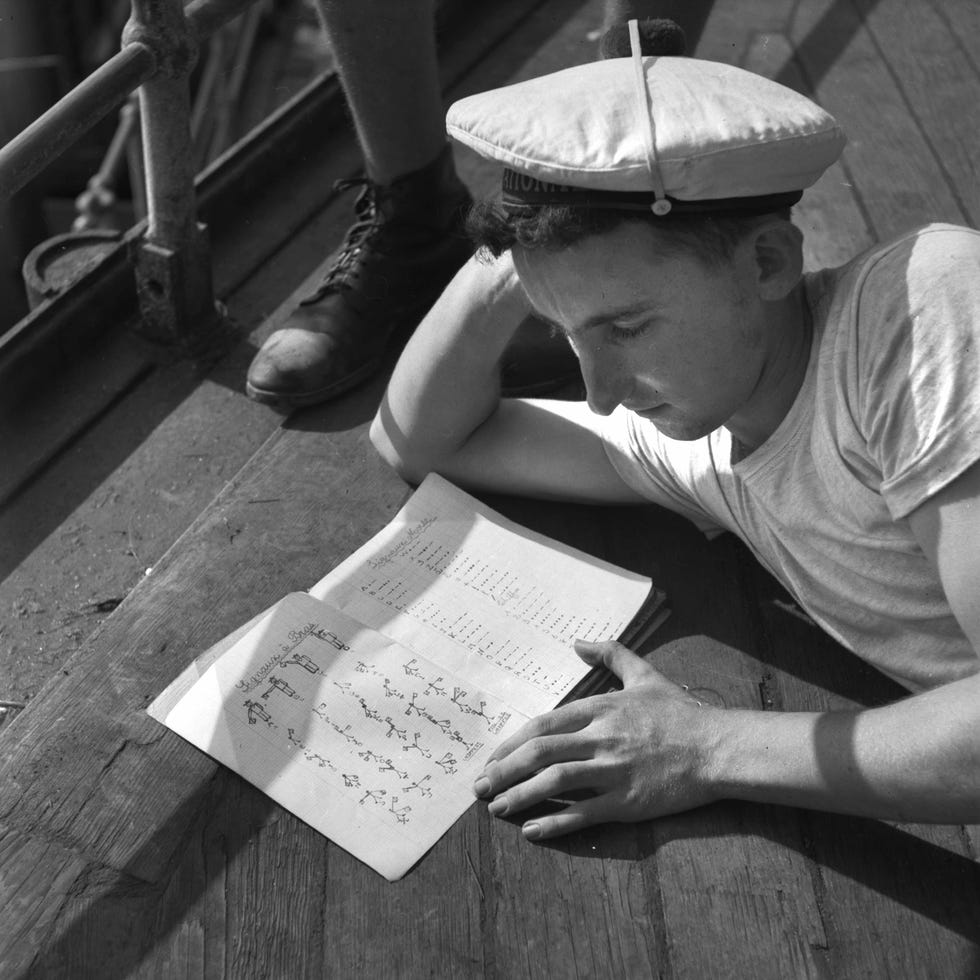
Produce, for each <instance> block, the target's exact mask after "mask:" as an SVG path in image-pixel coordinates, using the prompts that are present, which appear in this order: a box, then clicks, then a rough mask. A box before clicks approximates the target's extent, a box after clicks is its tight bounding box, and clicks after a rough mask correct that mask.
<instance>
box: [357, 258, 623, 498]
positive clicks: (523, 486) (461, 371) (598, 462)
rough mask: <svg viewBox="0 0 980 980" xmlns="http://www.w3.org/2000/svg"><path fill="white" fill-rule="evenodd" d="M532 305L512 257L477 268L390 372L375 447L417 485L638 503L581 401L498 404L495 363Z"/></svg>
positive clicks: (466, 271)
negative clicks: (440, 480)
mask: <svg viewBox="0 0 980 980" xmlns="http://www.w3.org/2000/svg"><path fill="white" fill-rule="evenodd" d="M529 312H530V306H529V304H528V301H527V298H526V297H525V295H524V290H523V288H522V287H521V284H520V282H519V280H518V278H517V273H516V272H515V271H514V266H513V263H512V262H511V260H510V256H509V255H505V256H503V257H502V258H500V259H498V260H497V261H496V262H494V263H492V264H489V265H488V264H486V263H484V262H482V261H480V260H478V259H476V258H473V259H471V260H470V261H469V262H468V263H467V264H466V265H465V266H463V268H462V269H461V270H460V271H459V273H458V274H457V275H456V277H455V278H454V279H453V281H452V282H451V283H450V284H449V286H448V287H447V288H446V291H445V292H444V293H443V294H442V296H441V297H440V298H439V300H438V301H437V302H436V304H435V306H433V308H432V309H431V310H430V312H429V313H428V314H427V315H426V317H425V319H424V320H423V321H422V323H421V324H419V326H418V328H417V329H416V331H415V333H414V334H413V336H412V338H411V340H409V342H408V344H407V345H406V347H405V350H404V352H403V353H402V356H401V358H400V359H399V361H398V364H397V365H396V367H395V370H394V372H393V373H392V377H391V381H390V383H389V385H388V390H387V392H386V394H385V397H384V399H383V400H382V402H381V406H380V408H379V409H378V413H377V415H376V416H375V419H374V422H373V424H372V426H371V441H372V442H373V443H374V446H375V448H376V449H377V450H378V452H380V453H381V455H382V456H383V457H384V458H385V459H386V460H387V461H388V463H390V464H391V465H392V466H393V467H394V468H395V469H396V470H397V471H398V473H399V474H400V475H401V476H402V477H403V478H404V479H406V480H408V481H409V482H411V483H419V482H421V480H422V479H423V477H425V475H426V474H427V473H429V472H433V471H434V472H437V473H439V474H441V475H442V476H444V477H446V478H447V479H449V480H452V481H453V482H455V483H459V484H461V485H462V486H464V487H467V488H469V489H474V490H487V491H491V492H493V491H497V492H505V493H514V494H523V495H525V496H535V497H550V498H560V499H565V500H579V501H588V502H605V503H640V502H642V498H641V497H640V496H639V495H638V494H636V493H635V492H634V491H633V490H631V489H630V488H629V487H627V485H626V484H625V483H624V482H623V481H622V479H621V478H620V477H619V475H618V473H617V472H616V470H615V468H614V467H613V466H612V464H611V463H610V462H609V460H608V459H607V457H606V454H605V450H604V449H603V445H602V440H601V438H600V436H599V432H598V418H597V417H596V416H594V415H593V414H592V412H590V411H589V409H588V406H587V405H585V403H584V402H566V401H543V400H532V399H527V400H525V399H510V398H507V399H501V397H500V383H499V363H500V360H501V357H502V355H503V353H504V351H505V350H506V348H507V344H508V343H509V341H510V340H511V338H512V337H513V336H514V333H515V332H516V330H517V328H518V326H519V325H520V324H521V322H522V321H523V320H524V319H525V318H526V317H527V316H528V314H529Z"/></svg>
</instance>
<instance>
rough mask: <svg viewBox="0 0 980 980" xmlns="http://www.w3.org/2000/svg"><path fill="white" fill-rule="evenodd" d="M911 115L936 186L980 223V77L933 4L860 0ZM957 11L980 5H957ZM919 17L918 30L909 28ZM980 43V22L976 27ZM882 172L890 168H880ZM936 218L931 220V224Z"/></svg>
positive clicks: (953, 6) (952, 4)
mask: <svg viewBox="0 0 980 980" xmlns="http://www.w3.org/2000/svg"><path fill="white" fill-rule="evenodd" d="M856 5H857V8H858V10H859V12H860V13H861V15H862V17H863V18H864V21H865V24H866V26H867V28H868V30H869V32H870V34H871V36H872V38H873V40H874V42H875V45H876V47H877V49H878V52H879V56H880V58H881V60H882V61H883V62H884V64H885V65H886V66H887V67H888V69H889V71H890V74H891V76H892V78H893V79H894V84H895V86H896V88H897V89H898V91H899V92H900V93H901V95H902V98H903V100H904V102H905V104H906V106H907V111H908V113H909V114H910V115H911V116H912V117H913V118H914V120H915V122H916V123H917V125H918V127H919V128H920V129H921V131H922V133H923V134H924V135H925V137H926V140H927V141H928V149H927V152H928V155H929V158H930V160H931V162H932V166H933V168H934V177H933V179H934V180H942V181H943V182H944V183H946V184H947V186H948V187H949V188H950V189H951V191H952V194H953V196H954V198H955V199H956V201H957V203H958V204H959V208H960V211H961V213H962V215H963V219H964V220H965V221H966V223H967V224H970V225H973V226H976V224H977V222H978V221H980V71H978V69H977V66H976V64H975V63H974V62H973V61H971V59H970V58H969V57H968V55H967V51H966V50H965V49H964V47H963V46H962V39H961V38H959V37H957V36H956V35H955V34H954V33H953V30H952V28H951V25H949V24H948V23H947V22H946V20H945V19H944V18H943V17H941V16H940V14H939V12H938V11H937V10H935V9H934V8H933V7H932V6H931V5H930V4H928V3H924V4H923V3H917V4H914V5H913V4H911V3H909V0H856ZM947 6H948V7H949V8H950V9H951V10H953V11H955V10H957V9H960V8H964V7H967V6H970V7H973V8H974V9H975V8H976V4H975V3H964V2H963V0H952V2H950V3H949V4H948V5H947ZM909 18H914V24H915V27H914V30H910V29H909ZM974 28H975V32H974V34H973V35H966V37H970V36H972V37H973V38H974V40H976V38H978V37H980V24H974ZM880 169H881V170H882V171H884V170H886V169H887V168H884V167H882V168H880ZM929 217H930V216H929V215H923V219H924V220H928V219H929Z"/></svg>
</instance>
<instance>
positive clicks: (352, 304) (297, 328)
mask: <svg viewBox="0 0 980 980" xmlns="http://www.w3.org/2000/svg"><path fill="white" fill-rule="evenodd" d="M337 186H338V189H346V188H352V187H359V188H360V189H361V193H360V194H359V195H358V198H357V201H356V203H355V205H354V213H355V217H356V221H355V222H354V224H353V225H352V226H351V227H350V229H348V231H347V235H346V237H345V239H344V241H343V243H342V244H341V246H340V248H339V249H338V250H337V251H336V252H335V253H334V255H333V257H332V258H331V260H330V263H329V265H328V268H327V272H326V275H325V276H324V278H323V280H322V281H321V282H320V284H319V285H318V286H317V288H316V289H315V290H314V292H313V293H312V294H311V295H309V296H307V297H306V298H304V299H303V300H302V301H301V302H300V304H299V306H298V307H297V309H296V310H295V312H294V313H293V314H292V316H291V317H290V318H289V320H287V321H286V324H285V326H284V327H283V328H282V329H281V330H277V331H275V333H273V334H271V335H270V336H269V338H268V339H267V340H266V342H265V343H264V344H263V345H262V348H261V350H260V351H259V352H258V354H257V355H256V356H255V359H254V360H253V361H252V364H251V367H250V368H249V371H248V379H247V382H246V392H247V393H248V395H249V397H250V398H254V399H255V400H257V401H261V402H266V403H268V404H272V405H276V406H277V407H279V408H282V409H285V410H288V409H292V408H298V407H300V406H303V405H314V404H317V403H318V402H323V401H327V400H328V399H330V398H333V397H335V396H336V395H339V394H341V393H342V392H344V391H347V390H348V389H349V388H352V387H353V386H354V385H356V384H358V383H359V382H360V381H362V380H364V379H365V378H367V377H368V376H369V375H371V374H373V373H374V372H375V371H376V370H377V369H378V367H379V366H380V365H381V362H382V360H383V357H384V353H385V350H386V348H387V346H388V344H389V341H390V340H391V339H392V335H393V334H394V333H395V332H396V331H398V330H399V328H401V327H406V328H409V327H414V326H415V325H416V324H417V323H418V321H419V320H421V319H422V317H423V316H424V315H425V313H426V312H427V310H428V309H429V307H430V306H431V305H432V304H433V302H434V301H435V300H436V298H437V297H438V296H439V294H440V293H441V292H442V290H443V288H444V287H445V286H446V284H447V283H448V282H449V280H450V279H451V278H452V277H453V275H455V273H456V271H457V269H459V267H460V266H461V265H463V263H464V262H465V261H466V260H467V259H468V258H469V256H470V255H471V253H472V245H471V244H470V243H469V241H468V240H467V238H466V235H465V233H464V231H463V221H464V219H465V214H466V210H467V209H468V207H469V205H470V203H471V198H470V195H469V192H468V191H467V190H466V187H465V186H464V185H463V183H462V182H461V181H460V180H459V178H458V177H457V176H456V172H455V170H454V168H453V159H452V154H451V153H450V151H449V148H448V147H447V148H446V149H445V150H444V151H443V153H441V154H440V155H439V157H437V158H436V159H435V160H434V161H433V162H432V163H430V164H428V165H427V166H425V167H422V168H421V169H420V170H416V171H413V172H412V173H410V174H407V175H405V176H404V177H400V178H398V179H397V180H395V181H393V182H392V183H391V184H389V185H386V186H382V185H380V184H376V183H374V182H373V181H371V180H369V179H367V178H357V179H354V180H347V181H340V182H339V183H338V185H337Z"/></svg>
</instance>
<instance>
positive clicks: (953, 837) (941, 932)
mask: <svg viewBox="0 0 980 980" xmlns="http://www.w3.org/2000/svg"><path fill="white" fill-rule="evenodd" d="M758 590H759V599H760V608H761V610H762V613H763V617H764V623H763V627H762V629H761V631H760V632H761V634H762V635H765V636H767V637H769V638H770V643H771V649H770V653H769V657H768V659H769V660H770V662H771V664H772V675H771V677H770V679H769V682H768V685H767V689H768V691H769V695H770V697H771V699H772V703H773V707H774V708H775V709H778V710H789V711H830V710H848V709H851V708H856V707H860V706H863V705H875V704H883V703H888V702H890V701H894V700H895V699H896V698H898V697H901V696H903V695H904V693H905V692H904V691H903V690H902V689H901V688H900V687H899V686H898V685H897V684H894V683H893V682H892V681H889V680H888V679H886V678H884V677H883V676H882V675H880V674H878V673H877V672H876V671H874V670H872V669H871V668H869V667H867V666H866V665H863V664H861V662H860V661H858V659H857V658H856V657H855V656H854V655H853V654H851V653H849V652H848V651H846V650H844V649H843V648H842V647H840V646H839V645H838V644H836V643H834V642H833V641H831V640H830V639H829V638H828V637H827V636H825V635H824V634H823V632H822V631H821V630H820V629H818V628H817V626H816V625H815V624H813V623H812V621H810V620H809V619H808V618H807V617H806V616H805V614H803V613H802V612H801V611H800V610H799V609H798V608H796V607H795V604H794V603H793V602H792V600H790V598H789V597H788V596H787V595H786V593H785V592H784V591H783V590H782V589H781V588H780V587H779V586H778V585H777V584H776V583H775V582H774V581H773V580H772V579H770V578H769V577H768V576H767V575H765V573H763V572H762V571H761V570H759V572H758ZM806 827H807V834H806V836H807V840H808V842H809V843H808V846H807V854H808V856H809V857H811V858H812V859H813V861H814V862H815V872H816V873H817V874H818V876H819V883H818V893H819V895H820V899H821V906H822V908H823V909H824V912H825V917H826V918H825V923H826V929H827V934H828V938H829V948H828V954H827V955H828V958H829V963H830V965H831V967H832V973H831V975H838V974H839V973H844V972H846V971H847V970H857V968H858V967H859V966H860V968H861V969H860V970H858V971H857V972H862V971H863V972H864V973H866V974H868V975H876V976H880V975H889V974H890V973H898V972H901V971H902V970H905V971H908V970H909V969H910V968H911V966H912V965H914V964H922V966H923V967H926V966H927V965H935V966H936V967H937V968H938V969H937V972H936V975H937V976H939V975H945V976H956V975H962V967H963V964H964V963H967V962H970V961H971V960H972V959H973V958H975V956H976V954H977V951H978V946H977V944H978V943H980V917H978V916H976V915H975V909H976V908H977V903H978V902H980V867H978V866H977V864H976V862H975V861H974V859H973V855H972V854H971V853H970V851H969V848H968V846H967V844H966V841H965V839H964V836H963V831H962V830H961V828H958V827H942V826H925V825H923V826H913V825H906V826H890V825H888V824H885V823H881V822H877V821H872V820H863V819H859V818H851V817H846V816H836V815H829V814H820V813H810V814H808V815H807V817H806ZM954 882H955V886H954V885H953V884H952V883H954ZM902 964H904V966H902V967H901V969H900V965H902ZM940 967H941V968H940Z"/></svg>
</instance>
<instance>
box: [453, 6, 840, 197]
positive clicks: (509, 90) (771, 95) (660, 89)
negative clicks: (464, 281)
mask: <svg viewBox="0 0 980 980" xmlns="http://www.w3.org/2000/svg"><path fill="white" fill-rule="evenodd" d="M629 50H630V52H631V53H630V56H629V57H613V58H609V59H607V60H604V61H597V62H593V63H590V64H585V65H578V66H576V67H574V68H568V69H566V70H564V71H559V72H555V73H553V74H550V75H544V76H542V77H539V78H533V79H530V80H528V81H524V82H520V83H518V84H515V85H509V86H507V87H505V88H499V89H494V90H492V91H489V92H482V93H480V94H478V95H472V96H469V97H468V98H465V99H461V100H460V101H458V102H456V103H455V104H454V105H452V106H451V107H450V109H449V114H448V117H447V130H448V132H449V135H450V136H452V137H453V138H454V139H456V140H458V141H459V142H461V143H463V144H464V145H466V146H468V147H471V148H472V149H474V150H476V152H477V153H479V154H480V155H481V156H484V157H488V158H489V159H491V160H495V161H498V162H500V163H502V164H504V167H505V171H504V184H503V188H504V189H503V198H502V203H503V205H504V207H505V209H506V210H508V211H510V212H518V213H519V212H521V211H526V210H529V209H533V208H535V207H538V206H540V205H542V204H554V203H560V204H567V205H575V206H582V207H607V208H608V207H612V208H625V209H631V210H634V209H636V210H649V211H652V212H653V213H654V214H659V215H663V214H667V213H670V212H671V211H672V210H673V211H678V212H684V211H701V212H703V211H710V212H714V211H743V212H746V211H748V212H755V213H759V212H766V211H772V210H776V209H778V208H780V207H785V206H788V205H790V204H794V203H796V201H798V200H799V199H800V197H801V195H802V192H803V189H804V188H806V187H809V186H810V185H811V184H813V183H814V182H815V181H816V180H817V179H818V178H819V177H820V175H821V174H822V173H823V172H824V170H826V168H827V167H829V166H830V165H831V164H832V163H833V162H834V161H835V160H836V159H837V158H838V157H839V156H840V153H841V151H842V150H843V147H844V143H845V137H844V134H843V132H842V131H841V129H840V127H839V126H838V125H837V123H836V121H835V120H834V119H833V117H832V116H830V115H829V114H828V113H827V112H825V111H824V110H823V109H821V108H820V107H819V106H818V105H816V104H815V103H814V102H812V101H810V99H807V98H806V97H804V96H802V95H800V94H799V93H797V92H794V91H793V90H792V89H789V88H786V87H785V86H783V85H780V84H778V83H777V82H773V81H771V80H769V79H767V78H763V77H762V76H760V75H756V74H753V73H752V72H748V71H745V70H743V69H741V68H736V67H733V66H731V65H724V64H718V63H715V62H711V61H704V60H701V59H696V58H685V57H676V56H646V55H644V54H642V53H641V38H640V29H639V27H638V25H637V23H636V21H631V22H630V24H629Z"/></svg>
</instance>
